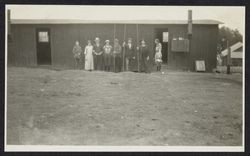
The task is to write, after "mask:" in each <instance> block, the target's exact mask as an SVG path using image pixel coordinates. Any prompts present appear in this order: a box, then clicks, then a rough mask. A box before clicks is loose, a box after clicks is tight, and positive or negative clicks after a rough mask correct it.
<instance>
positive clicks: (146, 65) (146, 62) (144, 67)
mask: <svg viewBox="0 0 250 156" xmlns="http://www.w3.org/2000/svg"><path fill="white" fill-rule="evenodd" d="M149 64H150V62H149V60H147V58H146V57H142V58H141V64H140V71H141V72H145V73H149V72H150V70H149V69H150V68H149Z"/></svg>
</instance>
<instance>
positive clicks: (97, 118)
mask: <svg viewBox="0 0 250 156" xmlns="http://www.w3.org/2000/svg"><path fill="white" fill-rule="evenodd" d="M5 9H6V10H5V12H6V21H5V24H6V30H5V31H6V34H5V36H6V40H5V43H6V51H5V54H6V55H5V56H6V57H5V62H6V74H5V75H6V79H5V93H6V94H5V117H6V118H5V150H6V151H244V134H245V132H244V127H245V125H244V118H245V114H244V99H245V97H244V91H245V89H244V88H245V87H244V83H245V82H244V81H245V80H244V73H245V70H244V67H245V65H244V63H245V57H244V56H245V41H244V39H245V36H244V35H245V7H241V6H138V5H137V6H133V5H131V6H125V5H124V6H116V5H108V6H104V5H96V6H95V5H6V8H5Z"/></svg>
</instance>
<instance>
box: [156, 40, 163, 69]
mask: <svg viewBox="0 0 250 156" xmlns="http://www.w3.org/2000/svg"><path fill="white" fill-rule="evenodd" d="M155 45H156V46H155V64H156V66H157V71H161V63H162V54H161V50H162V46H161V43H160V41H159V39H155Z"/></svg>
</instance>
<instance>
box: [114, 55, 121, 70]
mask: <svg viewBox="0 0 250 156" xmlns="http://www.w3.org/2000/svg"><path fill="white" fill-rule="evenodd" d="M114 59H115V61H114V67H115V69H114V72H121V70H122V58H121V56H115V58H114Z"/></svg>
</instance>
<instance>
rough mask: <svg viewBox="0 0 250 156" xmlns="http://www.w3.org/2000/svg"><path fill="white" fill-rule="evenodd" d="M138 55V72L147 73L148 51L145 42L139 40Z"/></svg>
mask: <svg viewBox="0 0 250 156" xmlns="http://www.w3.org/2000/svg"><path fill="white" fill-rule="evenodd" d="M137 49H138V51H139V54H140V72H145V73H149V72H150V71H149V53H150V52H149V49H148V46H147V45H146V42H145V40H141V45H140V46H139V47H138V48H137Z"/></svg>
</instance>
